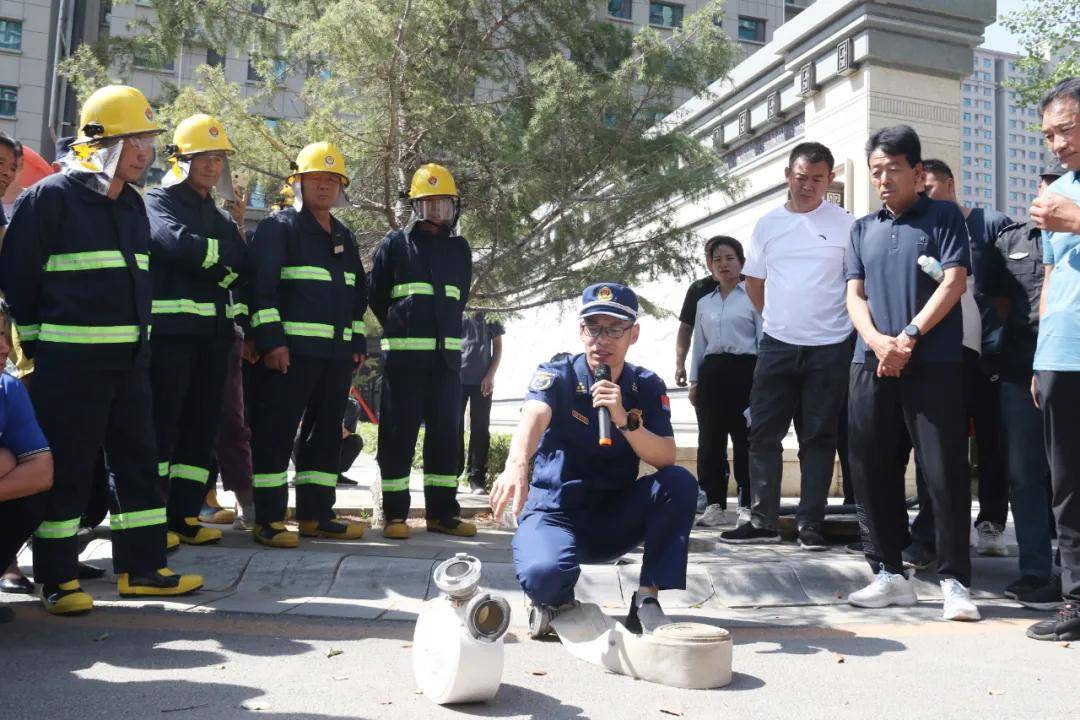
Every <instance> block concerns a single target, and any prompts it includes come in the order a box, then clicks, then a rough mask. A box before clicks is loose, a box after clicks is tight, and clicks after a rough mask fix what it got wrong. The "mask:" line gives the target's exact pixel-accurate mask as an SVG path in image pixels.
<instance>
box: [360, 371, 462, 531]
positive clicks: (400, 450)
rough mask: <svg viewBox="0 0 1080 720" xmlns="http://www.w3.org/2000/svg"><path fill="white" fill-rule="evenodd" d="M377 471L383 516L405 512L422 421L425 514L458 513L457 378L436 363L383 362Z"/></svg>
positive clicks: (436, 516)
mask: <svg viewBox="0 0 1080 720" xmlns="http://www.w3.org/2000/svg"><path fill="white" fill-rule="evenodd" d="M379 408H380V410H379V452H378V462H379V472H380V474H381V476H382V478H383V481H382V491H383V510H384V512H385V513H386V517H387V518H403V517H406V516H408V513H409V484H408V478H409V469H410V467H411V466H412V459H413V452H414V450H415V448H416V436H417V434H418V432H419V430H420V424H421V423H423V424H424V502H425V505H426V512H427V517H428V518H429V519H445V518H449V517H456V516H458V515H459V514H460V513H461V507H460V506H459V505H458V502H457V499H456V495H457V469H458V443H459V442H460V441H459V438H458V435H459V433H460V432H461V379H460V377H459V374H458V373H457V371H453V370H447V369H446V368H439V369H435V370H412V369H407V368H387V370H386V371H385V372H384V373H383V378H382V397H381V400H380V406H379Z"/></svg>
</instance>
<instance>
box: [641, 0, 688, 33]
mask: <svg viewBox="0 0 1080 720" xmlns="http://www.w3.org/2000/svg"><path fill="white" fill-rule="evenodd" d="M628 4H629V3H628ZM682 15H683V6H682V5H668V4H667V3H658V2H651V3H649V24H650V25H659V26H660V27H669V28H677V27H682Z"/></svg>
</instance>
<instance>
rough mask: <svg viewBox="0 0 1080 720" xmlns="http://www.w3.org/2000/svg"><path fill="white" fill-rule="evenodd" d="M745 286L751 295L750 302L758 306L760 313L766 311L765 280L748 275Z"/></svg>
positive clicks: (747, 292)
mask: <svg viewBox="0 0 1080 720" xmlns="http://www.w3.org/2000/svg"><path fill="white" fill-rule="evenodd" d="M743 287H745V288H746V294H747V295H748V296H749V297H750V302H752V303H753V304H754V307H755V308H757V311H758V315H761V314H763V313H764V312H765V281H764V280H762V279H761V278H756V277H750V276H749V275H747V276H746V280H745V282H744V284H743Z"/></svg>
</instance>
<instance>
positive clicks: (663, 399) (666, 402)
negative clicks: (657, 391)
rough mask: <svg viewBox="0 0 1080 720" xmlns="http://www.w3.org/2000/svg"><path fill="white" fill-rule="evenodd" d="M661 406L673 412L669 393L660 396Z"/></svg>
mask: <svg viewBox="0 0 1080 720" xmlns="http://www.w3.org/2000/svg"><path fill="white" fill-rule="evenodd" d="M660 407H662V408H664V409H665V410H667V411H668V412H671V400H670V399H669V398H668V396H667V395H661V396H660Z"/></svg>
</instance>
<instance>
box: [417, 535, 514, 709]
mask: <svg viewBox="0 0 1080 720" xmlns="http://www.w3.org/2000/svg"><path fill="white" fill-rule="evenodd" d="M480 570H481V566H480V561H479V560H478V559H476V558H475V557H473V556H471V555H467V554H465V553H458V554H457V555H455V556H454V557H453V558H451V559H449V560H445V561H443V562H441V563H439V565H438V566H436V568H435V572H434V573H433V576H432V579H433V580H434V581H435V585H436V587H438V588H439V590H440V591H441V593H440V595H439V596H438V597H436V598H433V599H432V600H429V601H427V602H426V603H424V606H423V607H422V608H421V610H420V613H419V615H418V617H417V619H416V629H415V631H414V633H413V648H412V653H413V673H414V675H415V676H416V685H417V687H418V688H419V689H420V691H421V692H423V694H424V695H425V696H427V697H428V698H429V699H431V700H432V702H435V703H437V704H439V705H449V704H455V703H469V702H487V701H489V700H491V699H492V698H493V697H495V693H496V692H498V690H499V685H500V684H501V683H502V670H503V636H504V635H506V630H507V628H508V627H509V626H510V605H509V603H507V602H506V600H505V599H504V598H501V597H498V596H495V595H492V594H491V593H487V592H483V591H481V589H480Z"/></svg>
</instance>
